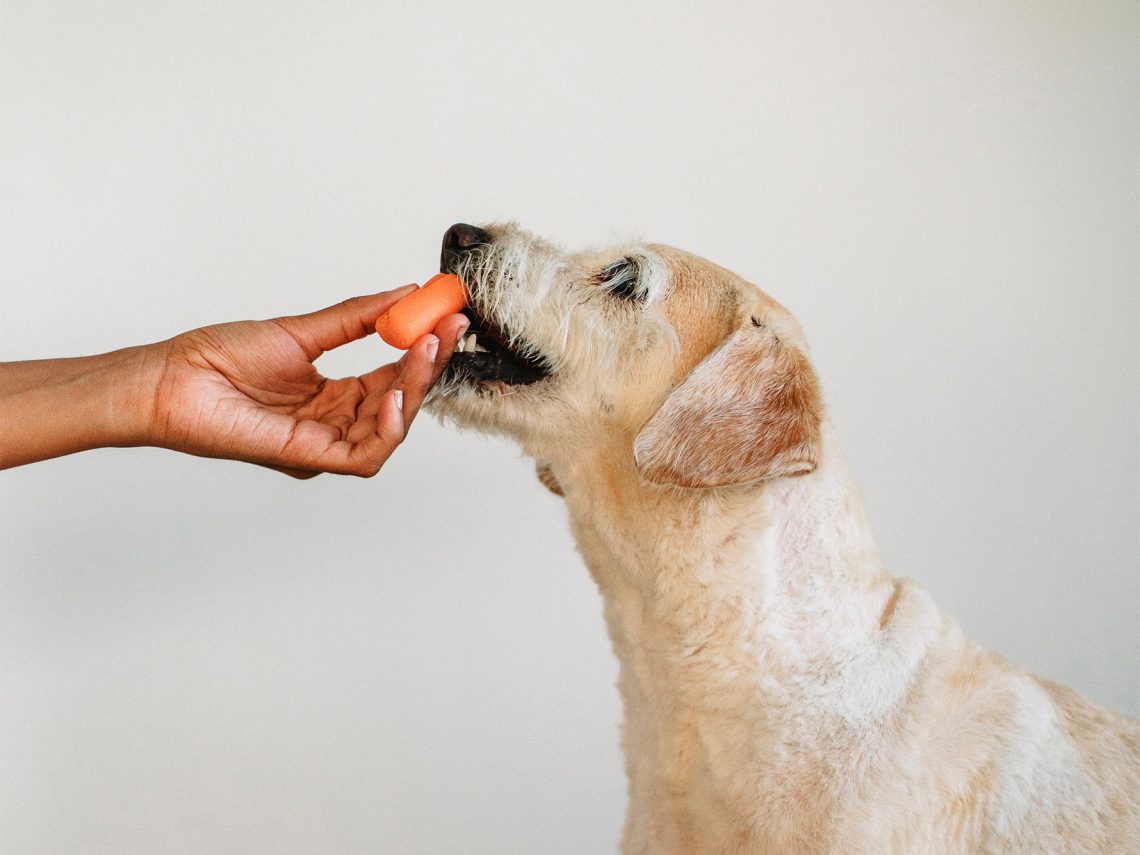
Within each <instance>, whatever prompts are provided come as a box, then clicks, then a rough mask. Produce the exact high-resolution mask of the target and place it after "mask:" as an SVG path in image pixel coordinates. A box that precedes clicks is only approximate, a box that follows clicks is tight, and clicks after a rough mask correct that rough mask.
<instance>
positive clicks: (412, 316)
mask: <svg viewBox="0 0 1140 855" xmlns="http://www.w3.org/2000/svg"><path fill="white" fill-rule="evenodd" d="M466 305H467V292H466V291H464V290H463V283H462V282H460V281H459V277H458V276H456V275H455V274H454V273H438V274H436V275H435V276H433V277H432V278H431V279H429V280H428V281H427V282H425V283H424V284H423V287H422V288H418V289H416V290H415V291H413V292H412V293H411V294H409V295H408V296H407V297H404V299H402V300H400V301H399V302H398V303H396V304H395V305H394V306H392V308H390V309H389V310H388V311H386V312H385V313H384V314H382V315H381V316H380V319H379V320H378V321H376V332H378V333H380V338H382V339H384V341H386V342H388V344H390V345H392V347H398V348H400V350H407V349H408V348H409V347H411V346H412V345H413V344H415V343H416V340H417V339H418V338H419V337H420V336H422V335H423V334H424V333H429V332H431V331H432V330H433V329H435V325H436V324H437V323H439V320H440V318H442V317H443V316H444V315H450V314H452V313H453V312H458V311H459V310H460V309H462V308H463V307H464V306H466Z"/></svg>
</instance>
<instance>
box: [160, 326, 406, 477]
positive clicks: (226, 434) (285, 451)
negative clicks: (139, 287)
mask: <svg viewBox="0 0 1140 855" xmlns="http://www.w3.org/2000/svg"><path fill="white" fill-rule="evenodd" d="M169 346H170V349H169V351H168V353H167V356H166V360H165V366H164V369H165V370H164V371H163V375H162V379H161V380H160V381H159V385H158V390H157V398H156V404H155V410H154V412H155V414H156V421H158V420H161V421H160V422H159V423H157V424H155V426H154V430H155V433H156V436H158V437H159V438H160V442H161V444H162V445H165V446H167V447H170V448H176V449H178V450H181V451H188V452H190V453H193V454H199V455H204V456H210V457H236V458H240V459H245V460H250V461H253V462H257V463H262V464H265V465H269V466H274V467H277V468H284V469H286V470H288V471H290V473H291V474H298V475H299V474H303V473H304V472H306V471H309V472H315V471H318V470H324V469H328V468H334V469H338V468H343V469H344V471H357V470H358V469H359V470H360V471H358V474H371V472H369V471H367V470H368V469H369V468H370V466H371V465H370V464H369V463H368V462H367V459H371V458H374V457H375V449H374V448H369V446H371V445H374V444H375V443H377V442H382V441H384V438H383V437H382V436H381V435H380V433H379V431H378V428H379V427H380V425H379V419H380V411H381V404H382V401H383V396H384V394H385V393H386V392H387V391H388V390H389V389H390V388H392V387H393V385H394V384H395V383H396V382H397V380H398V379H399V377H400V368H401V366H402V362H400V363H395V364H393V365H387V366H384V367H382V368H379V369H377V370H376V371H373V372H370V373H368V374H365V375H363V376H361V377H348V378H344V379H339V380H330V379H327V378H325V377H322V376H321V374H320V373H319V372H318V371H317V370H316V368H314V367H313V364H312V362H311V357H310V356H309V355H308V354H307V353H306V352H305V349H304V347H303V346H302V344H301V343H300V342H299V341H298V340H297V338H296V337H295V336H294V335H293V334H292V333H290V332H289V331H288V330H287V329H286V328H285V327H284V326H283V325H281V324H280V323H278V322H274V321H245V322H239V323H232V324H221V325H218V326H213V327H205V328H203V329H199V330H194V331H193V332H190V333H186V334H185V335H182V336H178V337H177V338H175V339H172V340H171V341H170V342H169ZM160 414H161V415H160ZM398 441H399V438H396V439H395V441H394V442H392V443H391V444H392V445H393V446H394V445H395V444H396V443H398ZM369 452H372V453H371V454H370V453H369ZM375 468H378V465H377V466H376V467H375Z"/></svg>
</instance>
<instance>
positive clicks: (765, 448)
mask: <svg viewBox="0 0 1140 855" xmlns="http://www.w3.org/2000/svg"><path fill="white" fill-rule="evenodd" d="M487 229H488V231H489V233H490V234H491V235H492V236H493V241H492V242H490V243H489V244H486V245H483V246H480V247H477V248H475V249H473V250H472V251H471V252H470V253H469V254H467V255H466V256H465V257H464V258H462V259H461V260H460V261H459V262H458V263H457V265H456V266H457V267H458V268H459V272H460V273H461V275H462V276H463V278H464V279H465V281H466V282H467V283H468V285H469V287H470V290H471V291H472V303H473V306H474V307H475V309H476V311H477V312H478V313H480V314H482V315H483V316H484V317H491V318H493V319H495V320H496V321H497V322H498V323H499V324H501V325H502V327H503V328H504V329H506V330H507V331H508V332H509V333H510V335H511V336H512V341H513V344H514V346H515V348H516V349H517V350H519V351H525V352H528V353H531V354H533V355H538V356H541V357H542V358H543V359H544V360H545V361H546V362H547V364H548V365H549V366H550V367H551V369H552V373H551V375H550V376H549V377H548V378H546V379H544V380H542V381H540V382H537V383H533V384H531V385H519V386H507V385H502V384H497V383H482V384H474V383H470V382H462V381H460V380H458V379H455V378H452V379H451V380H447V379H446V378H445V381H444V382H443V383H442V384H441V385H440V386H439V387H437V391H436V393H435V395H434V398H433V402H432V406H433V407H434V408H435V409H436V411H437V412H438V413H441V414H442V415H444V416H445V417H447V418H450V419H453V420H454V421H456V422H458V423H460V424H462V425H467V426H472V427H475V428H478V429H482V430H486V431H494V432H498V433H503V434H507V435H509V436H511V437H514V438H515V439H517V440H518V441H519V442H520V443H521V444H522V446H523V448H524V449H525V451H526V452H527V453H529V454H530V455H532V456H533V457H534V458H535V459H536V460H537V461H538V464H539V475H540V477H541V478H542V480H543V483H545V484H546V485H547V486H548V487H550V488H551V489H552V490H554V491H555V492H557V493H559V494H561V495H564V496H565V501H566V504H567V507H568V509H569V514H570V519H571V524H572V527H573V531H574V534H575V536H576V538H577V542H578V545H579V549H580V550H581V553H582V555H583V557H584V558H585V560H586V563H587V565H588V566H589V569H590V572H591V573H592V575H593V577H594V580H595V581H596V582H597V585H598V587H599V589H600V590H601V593H602V595H603V599H604V603H605V616H606V620H607V624H608V627H609V633H610V637H611V639H612V642H613V646H614V649H615V651H616V653H617V656H618V658H619V659H620V662H621V677H620V690H621V694H622V698H623V701H624V706H625V717H626V722H625V727H624V737H623V746H624V749H625V754H626V771H627V774H628V777H629V793H630V806H629V811H628V815H627V820H626V826H625V831H624V839H623V844H622V851H623V852H625V853H627V855H633V853H647V855H667V853H685V855H693V853H753V852H772V853H809V852H810V853H821V852H829V853H843V855H855V853H867V855H882V853H890V852H897V853H908V855H912V853H928V852H929V853H965V852H989V853H1013V852H1017V853H1034V855H1039V853H1077V852H1081V853H1084V852H1099V853H1110V852H1111V853H1121V852H1137V851H1140V849H1138V847H1140V724H1138V723H1137V722H1135V721H1133V720H1131V719H1127V718H1125V717H1123V716H1120V715H1116V714H1114V713H1111V712H1108V711H1106V710H1103V709H1101V708H1099V707H1097V706H1095V705H1093V704H1092V703H1090V702H1088V701H1085V700H1083V699H1082V698H1080V697H1078V696H1077V695H1075V694H1074V693H1073V692H1071V691H1069V690H1067V689H1065V688H1063V687H1061V686H1058V685H1055V684H1052V683H1049V682H1047V681H1045V680H1042V679H1040V678H1038V677H1035V676H1033V675H1031V674H1028V673H1026V672H1024V671H1022V670H1020V669H1018V668H1017V667H1015V666H1013V665H1011V664H1009V663H1008V662H1006V661H1004V660H1003V659H1001V658H1000V657H999V656H997V655H995V654H993V653H988V652H986V651H985V650H982V649H980V648H979V647H977V646H976V645H974V644H972V643H971V642H969V641H967V640H966V639H965V638H964V637H963V635H962V632H961V631H960V629H959V628H958V626H957V625H956V624H955V623H954V622H953V621H952V620H951V619H949V618H948V617H946V616H945V615H943V614H941V613H940V612H939V610H938V609H937V607H936V606H935V604H934V603H933V602H932V601H931V599H930V597H929V596H928V595H927V594H926V593H925V592H924V591H922V590H921V589H920V588H919V587H918V586H917V585H915V584H914V583H913V582H910V581H906V580H897V579H894V578H892V577H891V576H890V575H888V573H887V571H886V570H885V569H884V567H883V565H882V563H881V561H880V558H879V555H878V553H877V551H876V547H875V543H874V541H873V539H872V536H871V532H870V530H869V528H868V524H867V521H866V518H865V516H864V513H863V510H862V508H861V504H860V498H859V494H858V492H857V490H856V488H855V485H854V484H853V483H852V481H851V478H850V476H849V474H848V471H847V469H846V467H845V465H844V462H843V459H842V456H841V454H840V449H839V445H838V443H837V441H836V438H835V435H834V433H833V431H832V428H831V425H830V424H829V422H828V420H827V418H826V416H825V414H824V410H823V405H822V402H821V399H820V392H819V387H818V383H817V381H816V378H815V375H814V373H813V371H812V368H811V366H810V364H809V362H808V359H807V355H806V353H807V351H806V345H805V342H804V338H803V335H802V333H801V330H800V328H799V326H798V325H797V323H796V322H795V320H794V319H793V318H792V317H791V315H790V314H789V313H788V312H787V311H786V310H785V309H784V308H783V307H782V306H780V305H779V304H778V303H776V302H775V301H774V300H773V299H771V298H770V297H768V296H767V295H765V294H764V293H762V292H761V291H759V290H758V289H757V288H756V287H754V286H753V285H750V284H749V283H747V282H745V281H744V280H742V279H741V278H740V277H738V276H736V275H735V274H733V273H730V272H729V271H727V270H724V269H722V268H720V267H717V266H716V265H714V264H711V263H709V262H707V261H705V260H703V259H700V258H697V257H695V256H693V255H690V254H687V253H684V252H681V251H679V250H676V249H672V248H668V247H664V246H659V245H645V244H630V245H625V246H620V247H617V248H615V249H613V250H609V251H605V252H587V253H580V254H576V255H570V254H566V253H564V252H562V251H561V250H560V249H559V248H558V247H556V246H554V245H552V244H550V243H547V242H545V241H542V240H540V239H538V238H535V237H534V236H532V235H530V234H528V233H526V232H523V231H522V230H520V229H519V228H517V227H516V226H514V225H513V224H507V225H492V226H488V227H487ZM621 257H625V258H628V259H629V263H628V264H627V265H626V268H625V269H623V271H622V272H621V273H620V274H619V277H620V276H624V277H626V280H627V281H623V282H622V283H621V285H622V286H623V294H624V296H621V295H617V296H615V293H613V292H614V291H615V288H614V285H615V283H614V282H613V281H607V280H605V278H604V277H605V274H603V273H601V271H602V270H603V268H605V267H606V265H607V264H609V263H610V262H613V261H614V260H615V259H617V258H621ZM631 294H632V295H633V299H631V298H630V296H631Z"/></svg>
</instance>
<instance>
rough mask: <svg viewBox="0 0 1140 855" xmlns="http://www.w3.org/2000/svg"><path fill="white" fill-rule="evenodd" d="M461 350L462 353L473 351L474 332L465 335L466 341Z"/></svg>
mask: <svg viewBox="0 0 1140 855" xmlns="http://www.w3.org/2000/svg"><path fill="white" fill-rule="evenodd" d="M463 352H464V353H474V352H475V333H471V335H469V336H467V341H466V342H465V344H464V347H463Z"/></svg>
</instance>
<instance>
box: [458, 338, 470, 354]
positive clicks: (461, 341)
mask: <svg viewBox="0 0 1140 855" xmlns="http://www.w3.org/2000/svg"><path fill="white" fill-rule="evenodd" d="M466 344H467V339H465V338H461V339H459V341H457V342H456V343H455V352H456V353H463V346H464V345H466Z"/></svg>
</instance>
